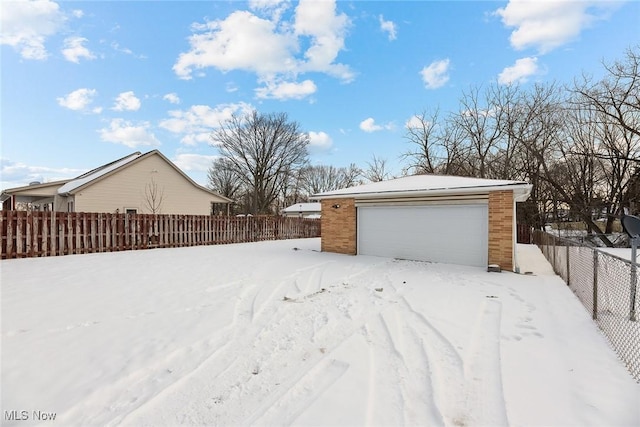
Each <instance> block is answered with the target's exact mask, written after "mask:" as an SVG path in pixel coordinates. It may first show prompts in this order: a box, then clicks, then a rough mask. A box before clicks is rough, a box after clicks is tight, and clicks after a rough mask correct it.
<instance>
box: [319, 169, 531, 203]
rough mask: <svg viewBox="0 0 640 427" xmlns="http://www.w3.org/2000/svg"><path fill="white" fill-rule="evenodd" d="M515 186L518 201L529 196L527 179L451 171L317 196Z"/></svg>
mask: <svg viewBox="0 0 640 427" xmlns="http://www.w3.org/2000/svg"><path fill="white" fill-rule="evenodd" d="M507 188H508V189H512V190H513V191H514V195H515V197H516V201H524V200H526V199H527V198H528V197H529V193H530V192H531V185H530V184H527V183H526V182H524V181H509V180H499V179H485V178H468V177H462V176H449V175H413V176H406V177H403V178H396V179H390V180H387V181H380V182H374V183H372V184H364V185H358V186H355V187H349V188H342V189H340V190H334V191H327V192H324V193H318V194H314V195H313V196H312V197H311V198H312V199H314V200H321V199H330V198H336V197H355V198H381V197H389V196H407V197H410V196H420V195H435V194H465V193H477V192H479V191H481V192H489V191H496V190H503V189H507Z"/></svg>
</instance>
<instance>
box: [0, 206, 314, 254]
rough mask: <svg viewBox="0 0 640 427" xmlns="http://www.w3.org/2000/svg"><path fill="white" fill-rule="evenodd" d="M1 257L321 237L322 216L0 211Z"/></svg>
mask: <svg viewBox="0 0 640 427" xmlns="http://www.w3.org/2000/svg"><path fill="white" fill-rule="evenodd" d="M0 213H1V214H0V230H1V232H2V249H1V250H2V252H1V257H2V259H6V258H25V257H41V256H55V255H69V254H85V253H93V252H112V251H126V250H132V249H150V248H173V247H181V246H196V245H218V244H226V243H242V242H257V241H262V240H280V239H297V238H306V237H319V236H320V220H317V219H303V218H285V217H241V218H238V217H228V216H206V215H148V214H111V213H86V212H27V211H0Z"/></svg>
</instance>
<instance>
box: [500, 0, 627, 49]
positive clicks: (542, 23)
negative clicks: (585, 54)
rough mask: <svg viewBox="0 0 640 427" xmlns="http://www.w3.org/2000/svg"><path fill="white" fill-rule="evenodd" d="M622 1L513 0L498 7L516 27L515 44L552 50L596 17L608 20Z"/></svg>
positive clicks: (572, 36) (576, 35) (513, 42)
mask: <svg viewBox="0 0 640 427" xmlns="http://www.w3.org/2000/svg"><path fill="white" fill-rule="evenodd" d="M619 5H620V2H616V1H602V0H600V1H594V0H582V1H567V0H558V1H526V0H524V1H523V0H510V1H509V3H508V4H507V5H506V6H505V7H504V8H500V9H498V10H496V12H495V13H496V15H498V16H500V17H501V18H502V22H503V24H504V25H505V26H506V27H509V28H515V29H514V30H513V32H512V33H511V36H510V42H511V46H512V47H513V48H514V49H517V50H521V49H526V48H529V47H533V48H536V49H538V50H539V52H540V53H546V52H549V51H551V50H553V49H555V48H557V47H559V46H562V45H564V44H566V43H569V42H571V41H573V40H575V39H576V38H577V37H578V36H579V35H580V33H581V32H582V31H583V30H584V29H586V28H589V27H590V26H591V25H592V24H593V23H594V22H595V21H596V20H600V19H606V18H607V17H608V15H609V14H610V13H611V12H612V11H613V10H614V9H615V8H617V7H619Z"/></svg>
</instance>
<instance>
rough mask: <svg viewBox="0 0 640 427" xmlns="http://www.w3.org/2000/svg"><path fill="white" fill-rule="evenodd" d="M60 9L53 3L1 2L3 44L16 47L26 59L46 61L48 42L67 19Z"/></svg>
mask: <svg viewBox="0 0 640 427" xmlns="http://www.w3.org/2000/svg"><path fill="white" fill-rule="evenodd" d="M59 9H60V8H59V6H58V4H57V3H55V2H53V1H49V0H34V1H25V0H19V1H2V2H0V44H6V45H9V46H12V47H14V48H15V49H17V50H18V51H20V55H21V56H22V57H23V58H25V59H37V60H44V59H46V58H47V57H48V56H49V54H48V52H47V49H46V48H45V45H44V44H45V41H46V39H47V38H48V37H50V36H52V35H54V34H56V33H57V32H58V31H59V30H60V29H61V28H62V25H63V24H64V22H65V20H66V18H65V16H64V14H63V13H62V12H61V11H60V10H59Z"/></svg>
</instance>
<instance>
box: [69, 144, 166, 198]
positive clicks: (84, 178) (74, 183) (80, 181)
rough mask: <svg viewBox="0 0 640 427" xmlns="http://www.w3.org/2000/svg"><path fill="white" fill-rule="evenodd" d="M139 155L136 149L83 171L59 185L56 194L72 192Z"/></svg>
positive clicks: (140, 154)
mask: <svg viewBox="0 0 640 427" xmlns="http://www.w3.org/2000/svg"><path fill="white" fill-rule="evenodd" d="M154 151H157V150H154ZM149 153H152V151H150V152H149ZM149 153H147V154H149ZM141 156H142V153H140V152H139V151H136V152H135V153H133V154H129V155H128V156H125V157H123V158H121V159H118V160H115V161H113V162H111V163H107V164H106V165H102V166H100V167H97V168H95V169H93V170H90V171H89V172H85V173H83V174H82V175H80V176H78V177H76V178H74V179H72V180H71V181H69V182H67V183H66V184H65V185H63V186H62V187H60V188H59V189H58V194H72V193H74V192H75V191H76V190H78V189H79V188H81V187H84V186H85V185H86V184H92V183H93V182H95V181H96V180H98V179H99V178H102V177H104V176H105V175H107V174H109V173H110V172H113V171H115V170H117V169H119V168H121V167H122V166H125V165H126V164H127V163H129V162H131V161H133V160H135V159H137V158H139V157H141Z"/></svg>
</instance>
